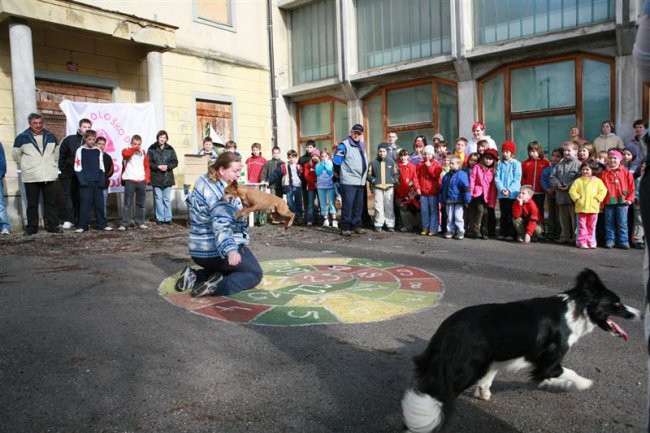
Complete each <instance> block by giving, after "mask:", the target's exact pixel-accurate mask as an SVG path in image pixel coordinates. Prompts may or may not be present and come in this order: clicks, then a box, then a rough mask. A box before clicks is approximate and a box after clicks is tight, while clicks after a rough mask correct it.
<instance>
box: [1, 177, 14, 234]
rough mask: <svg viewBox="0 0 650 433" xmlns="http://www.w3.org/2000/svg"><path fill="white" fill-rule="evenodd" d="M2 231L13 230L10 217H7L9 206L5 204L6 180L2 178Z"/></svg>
mask: <svg viewBox="0 0 650 433" xmlns="http://www.w3.org/2000/svg"><path fill="white" fill-rule="evenodd" d="M0 230H11V226H10V225H9V216H7V204H6V202H5V187H4V178H2V177H0Z"/></svg>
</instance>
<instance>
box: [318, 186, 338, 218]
mask: <svg viewBox="0 0 650 433" xmlns="http://www.w3.org/2000/svg"><path fill="white" fill-rule="evenodd" d="M335 200H336V190H335V189H334V188H326V189H323V188H321V189H319V190H318V203H319V204H320V214H321V215H322V216H323V217H326V216H327V214H328V213H330V214H332V215H336V207H335V206H334V201H335Z"/></svg>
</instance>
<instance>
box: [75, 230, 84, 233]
mask: <svg viewBox="0 0 650 433" xmlns="http://www.w3.org/2000/svg"><path fill="white" fill-rule="evenodd" d="M85 231H86V230H84V229H77V230H75V231H74V232H75V233H83V232H85Z"/></svg>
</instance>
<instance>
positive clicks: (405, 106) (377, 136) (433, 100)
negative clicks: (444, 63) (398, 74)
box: [364, 78, 458, 150]
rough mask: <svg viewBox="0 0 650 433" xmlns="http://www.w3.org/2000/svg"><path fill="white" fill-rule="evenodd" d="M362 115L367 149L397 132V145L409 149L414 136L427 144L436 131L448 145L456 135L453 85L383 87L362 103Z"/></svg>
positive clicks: (421, 83)
mask: <svg viewBox="0 0 650 433" xmlns="http://www.w3.org/2000/svg"><path fill="white" fill-rule="evenodd" d="M364 114H365V120H366V127H367V129H368V131H367V133H366V141H367V144H368V145H369V149H375V148H376V147H377V145H379V144H380V143H381V142H383V141H385V139H386V135H387V134H388V133H389V132H395V133H397V136H398V146H399V147H404V148H406V149H409V150H412V144H413V140H414V139H415V137H416V136H418V135H424V136H426V137H427V140H429V141H431V139H432V138H433V135H434V134H435V133H436V132H440V133H441V134H442V135H443V136H445V138H446V139H447V140H448V141H450V142H451V141H453V140H454V139H455V138H456V137H457V135H458V94H457V91H456V84H455V83H453V82H450V81H446V80H440V79H437V78H433V79H427V80H418V81H414V82H411V83H401V84H395V85H391V86H387V87H384V88H382V89H379V90H376V91H375V92H374V93H372V94H371V95H370V96H369V97H368V98H366V99H365V100H364Z"/></svg>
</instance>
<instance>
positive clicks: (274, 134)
mask: <svg viewBox="0 0 650 433" xmlns="http://www.w3.org/2000/svg"><path fill="white" fill-rule="evenodd" d="M266 15H267V23H266V24H267V31H268V39H269V69H270V80H269V81H270V85H271V140H272V142H273V146H277V145H278V113H277V109H276V106H275V104H276V100H277V97H276V88H275V54H274V50H273V0H266ZM273 146H271V147H273Z"/></svg>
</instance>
